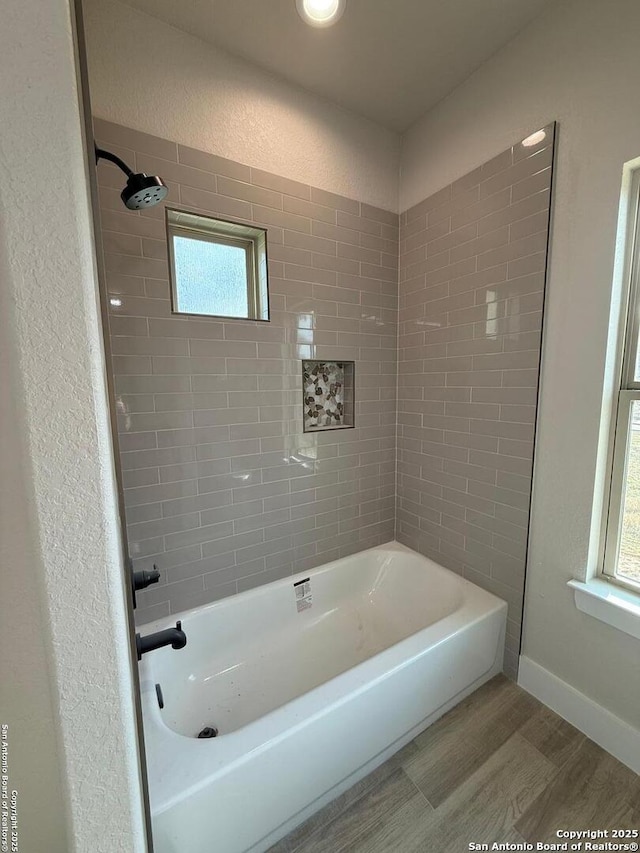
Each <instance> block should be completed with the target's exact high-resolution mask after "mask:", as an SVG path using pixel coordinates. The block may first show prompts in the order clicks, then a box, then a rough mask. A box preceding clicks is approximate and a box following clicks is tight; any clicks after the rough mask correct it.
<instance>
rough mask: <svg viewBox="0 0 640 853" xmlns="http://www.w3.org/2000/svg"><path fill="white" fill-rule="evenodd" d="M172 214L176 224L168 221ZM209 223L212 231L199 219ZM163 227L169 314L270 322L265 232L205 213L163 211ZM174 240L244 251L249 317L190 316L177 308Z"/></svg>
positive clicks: (172, 209)
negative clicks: (186, 239)
mask: <svg viewBox="0 0 640 853" xmlns="http://www.w3.org/2000/svg"><path fill="white" fill-rule="evenodd" d="M172 215H175V216H176V217H177V218H178V220H179V221H177V222H175V221H171V218H172ZM203 219H207V220H210V221H211V223H212V225H211V228H206V227H203V226H202V225H201V224H199V221H200V220H203ZM165 226H166V233H167V249H168V259H169V280H170V293H171V313H172V314H175V315H177V316H180V317H194V318H203V317H210V318H212V319H216V320H223V321H225V322H227V321H228V322H231V321H241V322H242V321H244V322H247V321H249V322H255V323H268V322H269V321H270V304H269V280H268V269H267V229H266V228H261V227H260V226H257V225H253V224H250V223H244V222H234V221H233V220H229V219H220V218H219V217H217V216H212V215H210V214H208V213H196V212H195V211H188V210H180V209H178V208H172V207H166V208H165ZM174 237H188V238H189V239H191V240H202V241H203V242H205V243H214V244H218V245H227V246H238V247H241V248H243V249H244V251H245V258H246V269H247V310H248V313H249V316H248V317H240V316H229V315H226V314H207V313H192V312H189V311H181V310H179V309H178V292H177V274H176V263H175V253H174V245H173V240H174Z"/></svg>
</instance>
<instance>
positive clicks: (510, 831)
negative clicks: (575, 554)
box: [269, 676, 640, 853]
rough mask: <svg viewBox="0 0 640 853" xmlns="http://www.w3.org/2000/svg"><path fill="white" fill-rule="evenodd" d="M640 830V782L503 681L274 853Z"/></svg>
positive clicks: (395, 849) (416, 848) (399, 850)
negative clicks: (561, 832)
mask: <svg viewBox="0 0 640 853" xmlns="http://www.w3.org/2000/svg"><path fill="white" fill-rule="evenodd" d="M638 828H640V777H639V776H636V775H635V773H633V772H632V771H631V770H629V769H628V768H627V767H625V766H624V765H623V764H621V763H620V762H619V761H616V759H615V758H613V757H612V756H611V755H609V754H608V753H607V752H604V750H602V749H600V747H598V746H596V744H595V743H593V742H592V741H590V740H589V739H588V738H586V737H585V736H584V735H582V734H581V733H580V732H579V731H578V730H577V729H575V728H573V726H570V725H569V724H568V723H567V722H565V721H564V720H562V719H561V718H560V717H558V716H557V715H556V714H554V713H553V712H552V711H550V710H549V709H548V708H546V707H545V706H544V705H541V704H540V702H538V701H537V700H536V699H534V698H533V697H532V696H530V695H529V694H528V693H526V692H525V691H523V690H521V689H520V688H519V687H517V686H516V685H515V684H513V683H512V682H510V681H508V680H507V679H506V678H504V677H503V676H498V677H496V678H494V679H493V680H492V681H490V682H488V683H487V684H485V685H484V686H483V687H481V688H480V690H478V691H477V692H476V693H474V694H473V695H472V696H469V697H468V698H467V699H465V700H464V702H462V703H461V704H460V705H458V706H457V707H455V708H453V710H451V711H449V713H448V714H446V715H445V716H444V717H442V718H441V719H440V720H438V721H437V722H436V723H434V724H433V725H432V726H431V727H430V728H428V729H427V730H426V731H424V732H423V733H422V734H420V735H418V737H417V738H416V739H415V740H414V741H412V742H411V743H410V744H408V746H406V747H405V748H404V749H403V750H401V751H400V752H399V753H398V754H397V755H395V756H393V757H392V758H391V759H390V760H389V761H387V762H386V764H383V765H382V766H381V767H379V768H378V769H377V770H375V771H374V772H373V773H371V774H370V775H369V776H367V777H366V778H365V779H363V780H362V781H361V782H359V783H358V784H357V785H355V786H354V787H353V788H351V789H350V790H348V791H347V792H345V793H344V794H342V795H341V796H340V797H338V798H337V799H336V800H334V801H333V802H332V803H329V805H328V806H326V807H325V808H324V809H322V810H321V811H319V812H317V813H316V814H315V815H313V816H312V817H311V818H309V820H307V821H306V822H305V823H304V824H302V825H301V826H299V827H298V828H297V829H295V830H294V831H293V832H292V833H291V834H290V835H288V836H287V837H286V838H284V839H283V840H282V841H280V842H279V843H278V844H276V845H275V846H273V847H272V848H271V850H270V851H269V853H462V851H468V850H469V849H470V847H469V845H470V844H471V843H472V842H474V843H476V844H483V843H486V844H488V845H489V848H488V849H491V844H493V842H511V843H517V842H519V843H522V842H524V841H527V842H531V843H533V844H534V845H535V843H536V842H555V843H558V842H559V841H561V840H562V839H560V838H558V837H557V835H556V832H557V830H559V829H576V830H585V829H608V830H612V829H638ZM635 840H636V841H637V840H638V839H635ZM477 849H482V848H477ZM516 849H517V848H516ZM583 849H584V848H583Z"/></svg>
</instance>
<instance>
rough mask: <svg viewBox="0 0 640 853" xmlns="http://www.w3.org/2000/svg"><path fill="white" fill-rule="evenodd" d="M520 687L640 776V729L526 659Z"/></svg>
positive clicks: (521, 666) (522, 663) (523, 664)
mask: <svg viewBox="0 0 640 853" xmlns="http://www.w3.org/2000/svg"><path fill="white" fill-rule="evenodd" d="M518 684H519V685H520V687H522V688H523V689H524V690H526V691H527V692H528V693H531V694H532V696H535V697H536V699H539V700H540V701H541V702H542V703H543V704H544V705H546V706H547V707H549V708H551V710H552V711H555V712H556V714H559V715H560V716H561V717H563V718H564V719H565V720H567V722H569V723H571V725H573V726H575V727H576V728H577V729H579V730H580V731H581V732H582V733H583V734H585V735H586V736H587V737H589V738H591V740H593V741H595V742H596V743H597V744H598V745H599V746H601V747H602V748H603V749H606V751H607V752H610V753H611V755H613V756H614V757H615V758H617V759H618V761H621V762H622V763H623V764H626V765H627V767H629V768H631V770H633V771H634V773H638V774H640V730H639V729H636V728H634V727H633V726H630V725H629V723H626V722H625V721H624V720H621V719H620V717H616V716H615V714H612V713H611V711H607V709H606V708H603V707H602V705H598V704H597V702H594V701H593V699H589V697H588V696H585V695H584V693H580V692H579V691H578V690H576V689H575V688H574V687H571V685H570V684H567V682H566V681H563V680H562V679H561V678H558V676H557V675H554V674H553V673H551V672H549V670H548V669H544V668H543V667H541V666H539V665H538V664H537V663H534V662H533V661H532V660H530V659H529V658H527V657H524V656H523V655H521V657H520V670H519V674H518Z"/></svg>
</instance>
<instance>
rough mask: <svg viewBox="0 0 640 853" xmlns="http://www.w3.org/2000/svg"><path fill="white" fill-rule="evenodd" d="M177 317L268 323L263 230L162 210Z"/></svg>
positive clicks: (265, 255)
mask: <svg viewBox="0 0 640 853" xmlns="http://www.w3.org/2000/svg"><path fill="white" fill-rule="evenodd" d="M167 239H168V242H169V266H170V271H171V298H172V307H173V312H174V313H176V314H198V315H201V316H202V315H204V316H209V317H227V318H235V319H243V320H268V319H269V298H268V282H267V239H266V231H265V230H264V229H262V228H256V227H254V226H253V225H244V224H242V223H237V222H227V221H225V220H222V219H214V218H212V217H210V216H203V215H201V214H197V213H188V212H186V211H181V210H172V209H169V208H168V209H167Z"/></svg>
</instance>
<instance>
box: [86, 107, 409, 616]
mask: <svg viewBox="0 0 640 853" xmlns="http://www.w3.org/2000/svg"><path fill="white" fill-rule="evenodd" d="M95 132H96V138H97V141H98V144H99V145H101V146H103V147H105V148H107V149H109V150H111V151H113V152H115V153H117V154H119V155H120V156H121V157H122V158H123V159H124V160H125V161H126V162H127V163H129V165H131V166H132V167H133V168H134V169H135V170H136V171H138V170H139V171H145V172H147V173H152V174H159V175H161V176H162V177H163V178H165V179H166V181H167V183H168V185H169V189H170V191H169V196H168V199H167V203H168V204H169V205H173V206H176V207H179V208H183V209H188V210H193V211H197V212H200V213H204V214H211V215H215V216H219V217H220V218H228V219H233V220H240V221H243V222H250V223H255V224H257V225H261V226H266V227H267V228H268V251H269V275H270V280H269V285H270V305H271V322H270V323H260V322H252V321H239V320H229V321H221V320H217V319H209V318H189V317H180V316H175V315H172V314H171V310H170V300H169V277H168V266H167V250H166V237H165V225H164V205H158V206H157V207H155V208H152V209H150V210H147V211H144V212H131V211H127V210H125V208H124V207H123V205H122V202H121V201H120V198H119V190H120V189H121V188H122V185H123V175H122V173H121V172H119V171H118V170H117V169H116V168H115V167H113V166H112V165H110V164H107V163H104V162H103V163H101V164H100V166H99V168H98V180H99V184H100V202H101V217H102V228H103V241H104V248H105V264H106V269H107V287H108V292H109V297H110V301H111V302H112V303H113V304H111V306H110V338H111V347H112V351H113V369H114V374H115V386H116V395H117V414H118V432H119V441H120V449H121V461H122V468H123V474H124V487H125V502H126V521H127V529H128V536H129V544H130V552H131V555H132V556H133V558H134V564H135V567H136V568H147V567H151V566H152V564H153V563H157V565H158V567H159V568H160V570H161V572H162V579H161V583H160V584H159V585H157V586H154V587H151V588H150V589H148V590H146V591H145V592H142V593H139V594H138V603H139V609H138V610H137V612H136V615H137V619H138V622H139V623H144V622H146V621H149V620H151V619H155V618H159V617H162V616H165V615H168V614H169V613H172V612H177V611H180V610H183V609H185V608H188V607H192V606H195V605H197V604H202V603H205V602H208V601H211V600H214V599H216V598H219V597H222V596H226V595H230V594H233V593H235V592H238V591H242V590H245V589H248V588H250V587H252V586H256V585H258V584H263V583H267V582H269V581H271V580H274V579H276V578H281V577H283V576H286V575H289V574H291V573H292V572H294V571H304V570H305V569H306V568H309V567H312V566H314V565H318V564H321V563H324V562H327V561H329V560H332V559H335V558H337V557H340V556H344V555H346V554H348V553H351V552H353V551H357V550H362V549H364V548H368V547H371V546H373V545H376V544H379V543H382V542H386V541H388V540H390V539H392V538H393V536H394V525H395V430H396V398H395V397H396V374H397V364H396V352H397V349H396V343H397V325H396V323H397V300H398V217H397V215H396V214H393V213H389V212H388V211H385V210H380V209H377V208H373V207H369V206H368V205H366V204H360V202H358V201H354V200H352V199H348V198H342V197H340V196H336V195H333V194H331V193H328V192H324V191H323V190H318V189H315V188H313V187H309V186H306V185H303V184H300V183H296V182H293V181H290V180H287V179H284V178H281V177H278V176H277V175H273V174H270V173H267V172H262V171H259V170H257V169H251V168H249V167H248V166H245V165H242V164H239V163H235V162H232V161H229V160H224V159H221V158H218V157H215V156H213V155H209V154H205V153H203V152H200V151H196V150H193V149H190V148H185V147H183V146H180V145H176V144H175V143H173V142H168V141H166V140H164V139H159V138H156V137H152V136H148V135H146V134H143V133H139V132H137V131H134V130H130V129H127V128H124V127H120V126H118V125H114V124H111V123H108V122H104V121H100V120H96V122H95ZM307 358H318V359H328V360H333V361H335V360H345V361H355V362H356V385H357V402H356V410H355V418H356V425H355V428H354V429H350V430H342V431H330V432H321V433H318V432H316V433H306V434H305V433H303V429H302V401H301V380H302V368H301V360H302V359H307Z"/></svg>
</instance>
